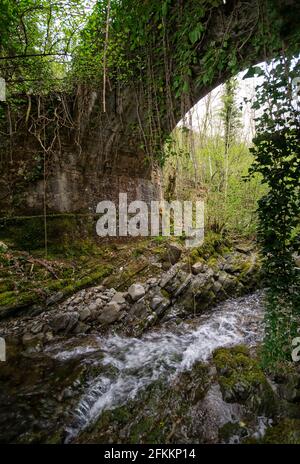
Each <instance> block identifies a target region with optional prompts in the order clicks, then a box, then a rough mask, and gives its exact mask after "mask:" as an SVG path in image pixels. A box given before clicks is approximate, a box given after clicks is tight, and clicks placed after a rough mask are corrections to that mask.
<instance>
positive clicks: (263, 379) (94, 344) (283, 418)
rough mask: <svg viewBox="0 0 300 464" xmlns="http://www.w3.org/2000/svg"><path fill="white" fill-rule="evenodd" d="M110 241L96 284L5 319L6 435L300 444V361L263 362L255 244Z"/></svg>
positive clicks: (0, 327)
mask: <svg viewBox="0 0 300 464" xmlns="http://www.w3.org/2000/svg"><path fill="white" fill-rule="evenodd" d="M105 249H106V250H107V251H106V253H103V254H100V253H99V255H98V265H99V266H100V265H103V262H101V263H99V261H100V257H101V256H102V257H103V259H105V260H106V262H107V263H108V262H110V263H111V265H112V267H113V269H112V270H111V272H110V273H108V275H107V276H106V277H104V276H102V277H101V278H100V279H99V278H97V279H96V284H97V285H94V286H93V285H92V286H87V288H83V289H81V290H79V291H77V292H74V293H73V294H72V295H71V296H69V297H68V298H66V295H65V294H64V293H63V292H61V290H60V291H58V292H54V293H53V294H51V295H50V296H48V298H49V297H50V298H51V299H52V300H51V304H49V300H48V302H47V300H42V301H40V302H39V303H38V304H37V303H34V304H33V305H31V306H30V305H28V306H27V307H26V308H23V309H22V310H21V311H18V312H17V313H15V312H12V313H9V312H8V313H7V314H6V317H3V318H2V320H1V322H0V336H2V337H4V338H5V339H6V341H7V350H8V351H7V362H6V363H1V365H0V386H1V390H0V391H1V393H0V406H1V407H0V441H1V442H10V443H11V442H12V443H70V442H79V443H236V442H249V443H250V442H251V443H261V442H273V443H276V442H277V441H278V442H288V443H289V442H298V441H299V434H298V428H299V421H300V414H299V400H300V383H299V379H300V376H299V372H298V371H297V369H296V367H289V368H287V367H286V366H284V368H282V369H280V370H278V372H277V374H276V375H275V374H272V373H266V372H264V371H263V370H262V368H261V366H260V361H259V346H260V343H261V340H262V336H263V293H261V292H259V293H253V291H254V290H255V289H256V288H257V287H259V286H260V283H261V276H260V260H259V255H258V253H257V251H256V250H255V247H254V246H253V244H251V243H248V244H240V243H229V242H228V241H224V240H221V239H220V237H217V236H215V235H213V236H211V237H210V239H209V240H207V241H206V243H205V244H204V246H202V247H199V248H198V249H193V250H185V249H184V248H183V247H182V246H181V244H180V242H166V241H151V242H149V241H140V242H137V243H136V244H134V245H132V244H130V245H128V244H126V243H125V244H124V243H122V244H120V243H119V244H115V245H110V246H109V247H108V245H107V244H106V245H105ZM108 250H109V251H108ZM14 253H15V252H14V251H12V250H9V249H7V250H4V253H2V259H3V257H4V259H6V258H7V256H8V255H9V254H14ZM35 259H36V258H35ZM85 259H89V258H88V257H87V256H86V257H85ZM91 259H92V260H94V259H96V258H95V256H94V255H92V257H91ZM75 261H76V260H75ZM64 262H66V261H64ZM47 263H48V262H47ZM43 264H45V263H43ZM26 266H27V262H26V265H25V269H23V271H24V272H28V270H27V268H26ZM53 266H54V265H53ZM52 270H53V268H52ZM46 271H47V272H48V273H49V271H48V270H47V269H46V270H45V272H46ZM13 272H15V268H14V269H13ZM29 272H30V270H29ZM73 278H75V276H74V277H73ZM61 284H62V287H63V282H61ZM242 295H246V296H242ZM16 315H17V317H16ZM276 440H277V441H276ZM280 440H281V441H280Z"/></svg>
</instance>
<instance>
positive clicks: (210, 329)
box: [48, 292, 263, 442]
mask: <svg viewBox="0 0 300 464" xmlns="http://www.w3.org/2000/svg"><path fill="white" fill-rule="evenodd" d="M262 320H263V310H262V294H261V293H260V292H257V293H255V294H253V295H249V296H246V297H242V298H238V299H234V300H228V301H226V302H224V303H221V304H220V305H218V306H217V307H216V308H214V309H213V310H210V311H209V312H208V313H207V314H205V315H202V316H200V317H198V318H196V319H193V320H191V321H189V322H185V323H181V324H179V325H176V324H175V322H168V323H165V324H163V325H162V326H161V327H160V328H159V329H157V330H153V331H151V332H148V333H147V334H145V335H144V336H142V338H140V339H137V338H122V337H120V336H116V335H115V336H109V337H108V338H100V337H95V339H94V340H93V343H92V344H91V345H88V346H87V345H85V346H83V347H80V346H77V347H76V348H72V347H69V348H68V346H64V349H63V351H62V347H61V346H60V347H55V346H54V347H52V348H51V349H50V351H49V353H48V354H49V355H50V356H53V357H55V358H56V359H59V360H62V361H63V360H68V359H70V358H76V357H82V356H83V355H85V354H90V353H93V354H94V356H93V359H94V361H93V362H94V363H95V362H96V363H98V364H101V365H102V366H106V367H110V368H111V369H104V371H103V373H101V374H100V375H98V376H96V377H95V378H93V380H91V381H90V382H89V384H88V386H87V388H86V390H85V393H84V394H83V395H82V397H81V399H80V401H79V403H78V404H77V406H76V408H75V410H74V411H73V419H72V424H71V426H70V427H69V428H68V430H67V439H66V441H67V442H70V441H71V440H72V439H73V438H74V437H76V436H77V435H78V434H79V433H80V431H82V430H83V429H85V428H86V427H87V426H88V425H90V424H92V423H93V422H95V421H96V420H97V418H98V417H99V416H100V415H101V413H102V412H103V411H104V410H107V409H113V408H115V407H117V406H119V405H122V404H124V403H126V401H128V400H129V399H133V398H135V397H136V395H137V393H138V392H140V391H141V390H142V389H144V388H145V387H147V386H148V385H149V384H151V383H152V382H154V381H155V380H157V379H164V380H169V379H170V380H171V379H172V377H173V376H174V375H175V374H176V373H178V372H180V371H185V370H189V369H191V367H192V366H193V365H194V363H195V362H196V361H203V362H206V361H208V360H209V358H210V356H211V354H212V352H213V351H214V350H215V349H216V348H218V347H221V346H222V347H225V346H232V345H237V344H241V343H243V344H247V345H249V346H253V345H255V344H256V343H257V342H258V341H260V340H261V337H262V332H263V321H262ZM58 348H59V349H58ZM98 352H99V357H98V358H97V353H98ZM83 359H84V357H83ZM95 360H96V361H95Z"/></svg>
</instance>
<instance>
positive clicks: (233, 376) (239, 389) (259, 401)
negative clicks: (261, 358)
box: [213, 346, 276, 415]
mask: <svg viewBox="0 0 300 464" xmlns="http://www.w3.org/2000/svg"><path fill="white" fill-rule="evenodd" d="M213 360H214V364H215V366H216V368H217V375H218V382H219V384H220V387H221V391H222V395H223V398H224V401H227V402H229V403H241V404H246V405H247V407H248V408H249V409H251V411H252V412H256V413H258V414H263V413H264V414H267V415H268V414H274V412H275V411H274V409H275V408H276V402H275V396H274V392H273V390H272V388H271V386H270V384H269V382H268V380H267V378H266V376H265V374H264V372H263V370H262V369H261V367H260V365H259V362H258V360H257V359H255V358H253V357H251V356H250V354H249V350H248V348H247V347H245V346H236V347H233V348H220V349H217V350H216V351H215V352H214V355H213Z"/></svg>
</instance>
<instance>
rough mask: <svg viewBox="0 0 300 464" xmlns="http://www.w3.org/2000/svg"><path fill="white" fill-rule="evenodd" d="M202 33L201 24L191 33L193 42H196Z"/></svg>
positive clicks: (190, 36)
mask: <svg viewBox="0 0 300 464" xmlns="http://www.w3.org/2000/svg"><path fill="white" fill-rule="evenodd" d="M201 34H202V27H200V26H199V25H198V26H197V27H196V28H195V29H194V30H193V31H191V32H190V33H189V38H190V41H191V42H192V44H195V43H196V42H197V41H198V40H199V39H200V37H201Z"/></svg>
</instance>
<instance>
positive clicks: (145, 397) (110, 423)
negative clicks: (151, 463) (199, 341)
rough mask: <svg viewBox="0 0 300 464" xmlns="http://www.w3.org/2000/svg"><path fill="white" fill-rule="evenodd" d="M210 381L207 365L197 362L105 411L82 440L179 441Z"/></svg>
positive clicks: (95, 441)
mask: <svg viewBox="0 0 300 464" xmlns="http://www.w3.org/2000/svg"><path fill="white" fill-rule="evenodd" d="M209 384H210V376H209V372H208V367H207V366H206V365H203V364H201V363H198V364H196V365H195V366H194V367H193V369H192V370H191V371H189V372H183V373H181V374H179V375H177V377H176V378H175V379H174V381H173V382H171V383H169V382H167V381H164V380H157V381H156V382H154V383H152V384H151V385H149V386H148V387H146V389H145V390H144V391H142V392H140V393H139V394H138V396H137V398H136V399H135V400H130V401H128V402H127V403H126V405H123V406H120V407H117V408H116V409H114V410H112V411H105V412H103V413H102V415H101V416H100V418H99V419H98V421H97V422H96V424H94V425H92V426H91V427H90V428H88V429H87V430H85V431H83V432H82V433H81V435H80V436H79V437H78V438H77V440H76V442H79V443H107V442H108V441H112V442H113V443H132V444H140V443H152V444H161V443H178V442H180V441H182V440H184V433H185V431H186V429H187V428H189V429H192V427H193V419H192V416H191V414H190V410H191V408H192V407H193V405H194V404H196V403H198V402H199V401H201V399H202V398H203V397H204V395H205V393H206V391H207V388H208V386H209Z"/></svg>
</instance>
